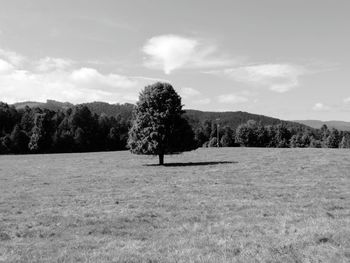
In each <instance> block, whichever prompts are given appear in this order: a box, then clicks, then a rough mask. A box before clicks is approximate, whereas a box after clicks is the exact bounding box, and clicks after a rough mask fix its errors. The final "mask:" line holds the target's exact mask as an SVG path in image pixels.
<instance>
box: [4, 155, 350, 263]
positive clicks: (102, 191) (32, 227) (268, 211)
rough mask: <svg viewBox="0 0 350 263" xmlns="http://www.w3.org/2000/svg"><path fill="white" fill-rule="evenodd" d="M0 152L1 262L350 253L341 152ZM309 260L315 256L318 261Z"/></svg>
mask: <svg viewBox="0 0 350 263" xmlns="http://www.w3.org/2000/svg"><path fill="white" fill-rule="evenodd" d="M166 161H168V162H188V161H191V162H206V161H233V163H226V164H217V165H207V166H206V165H198V166H172V167H154V166H145V164H150V163H156V162H157V159H154V158H151V157H144V156H131V155H130V154H129V153H128V152H112V153H86V154H61V155H27V156H0V262H349V261H350V202H349V200H350V172H349V170H350V154H349V151H345V150H331V149H252V148H231V149H220V150H218V149H200V150H198V151H195V152H190V153H185V154H182V155H178V156H171V157H167V158H166ZM318 260H319V261H318Z"/></svg>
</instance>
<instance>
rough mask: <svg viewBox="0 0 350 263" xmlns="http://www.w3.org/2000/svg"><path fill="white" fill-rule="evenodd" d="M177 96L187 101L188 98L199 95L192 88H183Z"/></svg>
mask: <svg viewBox="0 0 350 263" xmlns="http://www.w3.org/2000/svg"><path fill="white" fill-rule="evenodd" d="M179 94H180V95H181V97H183V98H184V99H188V98H193V97H196V96H198V95H200V94H201V93H200V92H199V91H198V90H196V89H194V88H191V87H183V88H180V89H179Z"/></svg>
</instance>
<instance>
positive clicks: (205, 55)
mask: <svg viewBox="0 0 350 263" xmlns="http://www.w3.org/2000/svg"><path fill="white" fill-rule="evenodd" d="M0 6H1V8H0V101H4V102H7V103H14V102H19V101H28V100H29V101H46V100H47V99H54V100H58V101H69V102H72V103H81V102H91V101H105V102H109V103H125V102H129V103H135V102H136V101H137V99H138V96H139V93H140V91H141V90H142V89H143V88H144V87H145V86H146V85H150V84H152V83H154V82H157V81H165V82H169V83H171V84H172V85H173V87H174V88H175V90H176V91H177V92H178V93H179V94H180V95H181V97H182V102H183V104H184V108H185V109H189V108H191V109H198V110H205V111H247V112H251V113H256V114H263V115H267V116H272V117H277V118H281V119H285V120H303V119H318V120H324V121H325V120H343V121H350V85H349V78H350V52H349V49H350V15H349V14H350V1H349V0H337V1H334V0H307V1H305V0H293V1H292V0H290V1H288V0H241V1H237V0H176V1H170V0H138V1H136V0H125V1H124V0H114V1H112V0H111V1H109V0H89V1H86V0H84V1H83V0H60V1H53V0H31V1H25V0H0Z"/></svg>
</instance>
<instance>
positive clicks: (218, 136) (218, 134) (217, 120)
mask: <svg viewBox="0 0 350 263" xmlns="http://www.w3.org/2000/svg"><path fill="white" fill-rule="evenodd" d="M219 120H220V119H216V122H217V125H216V133H217V135H216V146H217V147H218V148H219V147H220V133H219V129H220V124H219Z"/></svg>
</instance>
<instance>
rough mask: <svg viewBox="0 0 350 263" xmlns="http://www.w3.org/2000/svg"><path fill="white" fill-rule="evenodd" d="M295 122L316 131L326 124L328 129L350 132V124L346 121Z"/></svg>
mask: <svg viewBox="0 0 350 263" xmlns="http://www.w3.org/2000/svg"><path fill="white" fill-rule="evenodd" d="M295 122H298V123H301V124H304V125H307V126H310V127H312V128H315V129H319V128H321V127H322V125H323V124H326V125H327V127H328V128H335V129H337V130H342V131H350V122H346V121H318V120H297V121H295Z"/></svg>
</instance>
